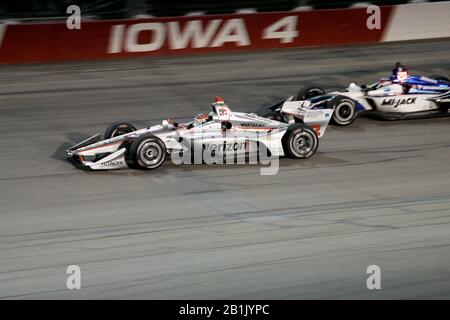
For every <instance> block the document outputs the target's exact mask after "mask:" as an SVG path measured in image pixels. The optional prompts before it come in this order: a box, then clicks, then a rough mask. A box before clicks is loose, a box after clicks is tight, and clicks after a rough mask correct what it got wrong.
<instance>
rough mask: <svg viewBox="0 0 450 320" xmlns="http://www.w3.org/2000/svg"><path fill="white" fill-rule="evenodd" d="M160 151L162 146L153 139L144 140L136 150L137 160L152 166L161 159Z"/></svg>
mask: <svg viewBox="0 0 450 320" xmlns="http://www.w3.org/2000/svg"><path fill="white" fill-rule="evenodd" d="M162 152H163V151H162V148H161V146H160V145H159V144H158V143H156V142H154V141H147V142H144V143H143V144H142V145H141V146H140V147H139V150H138V154H139V160H140V161H141V162H142V163H143V164H144V165H145V166H146V167H153V166H155V165H157V164H159V163H160V162H161V161H162V159H163V155H162Z"/></svg>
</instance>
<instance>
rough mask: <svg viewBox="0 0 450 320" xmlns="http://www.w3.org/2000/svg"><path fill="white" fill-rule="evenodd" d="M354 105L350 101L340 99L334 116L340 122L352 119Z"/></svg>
mask: <svg viewBox="0 0 450 320" xmlns="http://www.w3.org/2000/svg"><path fill="white" fill-rule="evenodd" d="M354 115H355V107H354V105H353V103H352V102H350V101H342V102H341V103H339V104H338V105H337V106H336V110H335V118H336V119H337V120H338V121H340V122H347V121H350V120H351V119H353V116H354Z"/></svg>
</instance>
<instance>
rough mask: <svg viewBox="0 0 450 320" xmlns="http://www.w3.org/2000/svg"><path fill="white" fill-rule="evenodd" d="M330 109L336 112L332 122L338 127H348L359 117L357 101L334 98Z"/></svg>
mask: <svg viewBox="0 0 450 320" xmlns="http://www.w3.org/2000/svg"><path fill="white" fill-rule="evenodd" d="M329 107H330V108H333V110H334V111H333V116H332V117H331V121H332V123H334V124H337V125H338V126H348V125H349V124H351V123H352V122H353V121H354V120H355V119H356V117H357V116H358V111H357V110H356V103H355V101H354V100H352V99H350V98H347V97H343V96H337V97H335V98H333V99H332V100H331V101H330V102H329Z"/></svg>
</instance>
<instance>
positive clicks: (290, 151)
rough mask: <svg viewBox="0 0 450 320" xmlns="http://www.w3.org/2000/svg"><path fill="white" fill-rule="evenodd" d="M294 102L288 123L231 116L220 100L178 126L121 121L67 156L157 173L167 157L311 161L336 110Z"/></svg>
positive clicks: (91, 164) (287, 105)
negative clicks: (260, 154)
mask: <svg viewBox="0 0 450 320" xmlns="http://www.w3.org/2000/svg"><path fill="white" fill-rule="evenodd" d="M291 100H292V97H291V98H290V99H288V100H286V101H285V102H284V103H283V111H282V112H283V114H284V116H285V117H286V118H287V119H288V123H283V122H279V121H276V120H272V119H267V118H263V117H260V116H257V115H256V114H254V113H242V112H231V110H230V109H229V108H228V106H227V105H226V104H225V102H224V101H223V99H222V98H220V97H217V98H216V101H215V103H213V104H212V112H210V113H209V114H203V115H198V116H196V117H195V118H194V120H193V121H191V122H187V123H183V124H178V123H176V122H174V121H173V120H171V119H168V120H164V121H162V124H160V125H156V126H151V127H148V128H144V129H140V130H137V129H136V128H135V127H134V126H133V125H131V124H129V123H126V122H118V123H114V124H112V125H111V126H109V127H108V129H107V130H106V131H105V134H104V136H103V140H101V141H99V140H100V139H101V138H100V134H97V135H95V136H93V137H90V138H88V139H86V140H84V141H82V142H80V143H79V144H77V145H75V146H73V147H71V148H70V149H68V150H66V152H67V155H68V156H70V157H73V158H74V159H76V160H78V161H79V162H81V163H82V164H83V165H84V166H86V167H88V168H90V169H93V170H102V169H103V170H105V169H121V168H128V167H132V168H140V169H156V168H158V167H159V166H160V165H161V164H162V163H163V162H164V160H165V159H166V158H167V157H168V156H171V157H172V160H174V158H176V160H177V161H178V162H177V163H180V162H179V160H180V159H182V160H183V161H182V163H186V162H188V163H202V162H204V157H205V156H209V157H210V158H211V157H212V158H213V160H214V159H215V160H217V159H218V157H224V156H227V157H228V156H229V155H230V154H232V155H234V156H239V155H246V156H248V155H249V154H250V153H251V152H253V151H257V152H260V150H261V149H264V150H265V152H267V153H266V154H267V155H269V156H288V157H292V158H297V159H302V158H309V157H311V156H312V155H313V154H314V153H315V152H316V150H317V147H318V145H319V138H320V137H322V136H323V134H324V133H325V130H326V128H327V126H328V123H329V121H330V119H331V116H332V113H333V110H331V109H321V110H312V109H310V108H309V107H307V106H302V103H301V102H299V101H291ZM197 151H200V160H199V161H198V154H199V153H198V152H197ZM222 159H223V158H222ZM215 160H214V162H217V161H215Z"/></svg>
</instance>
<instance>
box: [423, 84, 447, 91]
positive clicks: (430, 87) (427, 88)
mask: <svg viewBox="0 0 450 320" xmlns="http://www.w3.org/2000/svg"><path fill="white" fill-rule="evenodd" d="M417 89H420V90H444V91H447V90H449V87H440V86H423V85H420V84H419V85H417Z"/></svg>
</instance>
